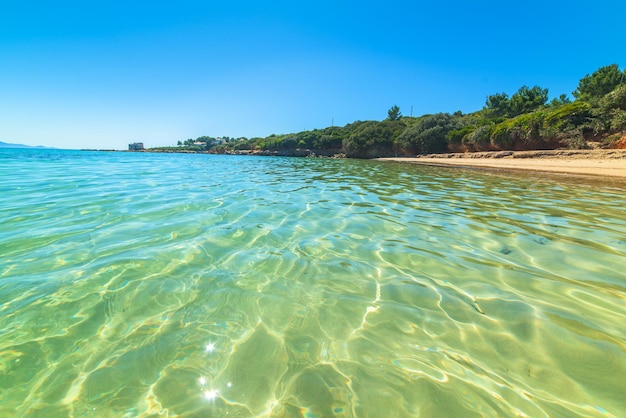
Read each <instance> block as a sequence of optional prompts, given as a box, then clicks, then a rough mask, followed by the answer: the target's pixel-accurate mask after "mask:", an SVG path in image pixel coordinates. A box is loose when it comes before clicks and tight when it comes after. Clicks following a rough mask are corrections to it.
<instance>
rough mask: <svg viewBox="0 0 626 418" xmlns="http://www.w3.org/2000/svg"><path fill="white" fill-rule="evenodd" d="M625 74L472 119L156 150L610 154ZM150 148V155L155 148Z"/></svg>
mask: <svg viewBox="0 0 626 418" xmlns="http://www.w3.org/2000/svg"><path fill="white" fill-rule="evenodd" d="M625 79H626V70H624V71H622V70H620V69H619V67H618V65H617V64H612V65H608V66H605V67H601V68H599V69H598V70H597V71H595V72H594V73H592V74H590V75H589V74H587V75H586V76H585V77H583V78H582V79H581V80H580V82H579V84H578V87H577V89H576V90H575V91H574V92H573V93H572V95H573V97H574V100H573V101H572V100H571V99H570V98H569V97H568V96H567V95H565V94H562V95H561V96H560V97H558V98H555V99H553V100H551V101H548V89H545V88H541V87H539V86H533V87H528V86H522V87H520V88H519V90H517V92H515V93H514V94H512V95H511V96H509V95H508V94H507V93H496V94H493V95H491V96H488V97H487V99H486V101H485V106H484V107H483V108H482V109H481V110H479V111H477V112H474V113H469V114H463V113H462V112H460V111H459V112H455V113H435V114H428V115H423V116H419V117H404V116H402V114H401V112H400V109H399V108H398V107H397V106H393V107H391V108H390V109H389V111H388V113H387V118H386V119H384V120H382V121H357V122H354V123H351V124H348V125H346V126H342V127H335V126H333V127H327V128H324V129H314V130H311V131H303V132H298V133H290V134H283V135H270V136H268V137H266V138H252V139H248V138H237V139H235V138H228V137H225V138H213V137H208V136H204V137H200V138H196V139H195V140H194V139H188V140H186V141H184V142H181V141H179V142H178V146H176V147H170V148H165V149H159V150H163V151H187V152H211V153H237V152H239V153H241V152H264V153H269V154H279V155H312V154H313V155H324V156H332V155H345V156H346V157H351V158H375V157H388V156H410V155H416V154H430V153H441V152H471V151H487V150H533V149H555V148H572V149H580V148H587V147H589V146H590V144H593V145H594V146H598V147H605V148H610V147H611V146H612V145H613V143H614V142H616V141H617V140H618V139H619V138H620V137H621V136H622V135H623V134H624V132H625V131H626V83H625V81H626V80H625ZM155 150H157V149H155Z"/></svg>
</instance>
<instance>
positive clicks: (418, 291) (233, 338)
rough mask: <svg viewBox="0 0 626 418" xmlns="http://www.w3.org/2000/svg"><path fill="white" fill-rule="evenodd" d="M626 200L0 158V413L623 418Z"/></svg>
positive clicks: (538, 183)
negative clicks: (584, 417)
mask: <svg viewBox="0 0 626 418" xmlns="http://www.w3.org/2000/svg"><path fill="white" fill-rule="evenodd" d="M625 190H626V188H624V187H621V186H613V187H610V186H599V185H598V184H593V183H589V182H587V181H586V180H574V181H572V180H570V179H568V178H565V177H555V178H549V179H545V178H544V179H540V178H538V177H532V176H529V175H513V174H511V175H502V174H494V173H488V172H481V171H469V170H463V169H448V168H434V167H420V166H413V165H404V164H394V163H383V162H375V161H353V160H319V159H290V158H264V157H230V156H208V155H159V154H144V153H93V152H78V151H46V150H0V225H1V226H0V415H1V416H43V417H51V416H80V417H85V416H87V417H88V416H98V417H100V416H189V417H191V416H198V417H200V416H235V417H252V416H272V417H274V416H276V417H279V416H294V417H297V416H303V417H318V416H319V417H330V416H337V417H383V416H384V417H413V416H422V417H442V416H449V417H453V416H455V417H473V416H530V417H541V416H557V417H558V416H564V417H574V416H615V417H618V416H624V414H625V413H626V396H625V394H624V376H626V337H625V336H626V262H625V261H626V212H625V210H624V208H625V207H626V197H625V196H626V195H625V194H624V191H625Z"/></svg>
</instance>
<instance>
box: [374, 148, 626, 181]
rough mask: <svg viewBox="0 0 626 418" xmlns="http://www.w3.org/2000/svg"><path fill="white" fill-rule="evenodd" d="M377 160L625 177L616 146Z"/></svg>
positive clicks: (623, 154) (623, 156) (625, 158)
mask: <svg viewBox="0 0 626 418" xmlns="http://www.w3.org/2000/svg"><path fill="white" fill-rule="evenodd" d="M379 160H384V161H398V162H408V163H415V164H426V165H437V166H460V167H478V168H488V169H496V170H527V171H528V170H530V171H538V172H542V171H543V172H551V173H565V174H573V175H585V176H606V177H620V178H626V150H619V149H606V150H605V149H603V150H549V151H490V152H475V153H454V154H429V155H420V156H416V157H394V158H379Z"/></svg>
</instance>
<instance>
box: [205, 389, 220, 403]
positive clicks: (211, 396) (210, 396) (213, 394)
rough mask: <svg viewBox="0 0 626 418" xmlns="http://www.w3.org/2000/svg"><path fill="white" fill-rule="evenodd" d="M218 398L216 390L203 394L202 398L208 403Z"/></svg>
mask: <svg viewBox="0 0 626 418" xmlns="http://www.w3.org/2000/svg"><path fill="white" fill-rule="evenodd" d="M218 396H219V392H218V391H216V390H207V391H205V392H204V398H205V399H207V400H209V401H214V400H215V399H217V397H218Z"/></svg>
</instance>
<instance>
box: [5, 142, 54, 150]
mask: <svg viewBox="0 0 626 418" xmlns="http://www.w3.org/2000/svg"><path fill="white" fill-rule="evenodd" d="M0 148H43V149H51V148H50V147H44V146H43V145H37V146H36V147H33V146H32V145H24V144H9V143H8V142H1V141H0Z"/></svg>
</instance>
